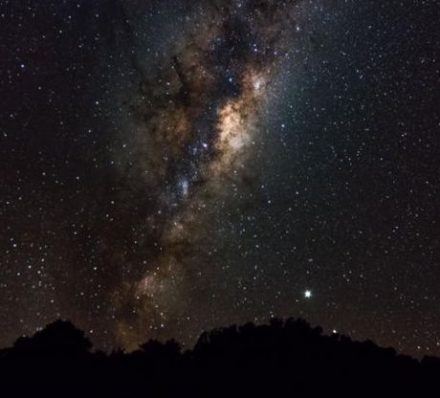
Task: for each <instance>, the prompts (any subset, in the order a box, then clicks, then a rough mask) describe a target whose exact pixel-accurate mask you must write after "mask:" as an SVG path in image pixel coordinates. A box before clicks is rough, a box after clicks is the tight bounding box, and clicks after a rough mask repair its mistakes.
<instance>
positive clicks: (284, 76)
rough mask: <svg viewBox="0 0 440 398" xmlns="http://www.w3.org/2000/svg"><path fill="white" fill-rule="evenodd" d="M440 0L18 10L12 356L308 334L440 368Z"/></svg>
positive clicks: (9, 185)
mask: <svg viewBox="0 0 440 398" xmlns="http://www.w3.org/2000/svg"><path fill="white" fill-rule="evenodd" d="M439 8H440V6H439V4H438V3H437V2H436V1H428V0H426V1H419V2H416V1H395V0H392V1H388V2H377V1H373V0H368V1H360V0H334V1H322V0H317V1H315V0H307V1H294V0H290V1H276V2H275V1H270V0H264V1H256V0H242V1H239V0H237V1H234V0H231V1H220V0H215V1H214V0H213V1H203V2H202V1H185V0H179V1H171V0H170V1H155V0H127V1H125V0H95V1H85V0H78V1H73V0H72V1H71V0H63V1H61V0H60V1H42V0H26V1H24V0H23V1H4V0H3V1H0V39H1V40H0V59H1V60H2V65H1V66H0V94H1V99H2V106H1V108H0V181H1V184H0V252H1V256H0V320H1V322H2V325H3V328H2V331H1V332H0V345H1V346H7V345H9V344H11V343H12V342H13V341H14V340H15V338H16V337H17V336H19V335H22V334H31V333H33V332H34V331H35V330H36V329H39V328H42V327H44V326H45V325H46V324H47V323H49V322H51V321H52V320H54V319H56V318H64V319H70V320H72V321H73V322H74V323H75V324H76V325H77V326H78V327H80V328H82V329H84V330H85V331H86V332H87V334H88V335H89V336H90V337H91V339H92V341H93V342H94V343H95V345H96V346H98V347H99V348H103V349H112V348H115V347H119V346H122V347H124V348H127V349H131V348H134V347H136V346H137V345H138V344H139V343H141V342H143V341H145V340H146V339H147V338H160V339H166V338H176V339H177V340H180V341H182V342H183V343H185V344H188V345H191V344H192V343H194V342H195V340H196V339H197V337H198V336H199V334H200V333H201V332H202V331H204V330H207V329H211V328H213V327H217V326H222V325H226V324H231V323H235V322H237V323H244V322H247V321H254V322H257V323H260V322H266V321H267V320H268V319H270V318H271V317H289V316H295V317H304V318H306V319H308V320H309V321H310V322H312V323H313V324H320V325H322V326H323V327H324V328H325V329H326V330H327V332H328V333H332V332H334V331H335V330H337V331H338V333H347V334H350V335H351V336H353V337H354V338H359V339H366V338H371V339H373V340H375V341H376V342H377V343H379V344H381V345H392V346H394V347H396V348H397V349H399V350H401V351H403V352H407V353H411V354H415V355H423V354H436V355H440V334H439V332H438V330H440V329H439V328H440V316H439V314H438V311H437V308H438V305H439V304H440V297H439V296H438V287H439V286H440V271H439V267H438V263H439V260H440V258H439V254H440V241H439V238H438V236H439V233H440V230H439V221H438V218H437V208H438V207H439V199H438V198H439V189H440V179H439V169H438V159H439V158H440V157H439V155H440V153H439V149H440V145H439V144H440V142H439V132H440V131H439V130H440V112H439V110H438V103H439V99H440V98H439V93H440V92H439V83H440V80H439V79H440V67H439V62H440V55H439V53H440V49H439V45H438V43H439V41H440V28H439V26H438V21H437V18H436V17H435V16H436V15H437V14H438V12H439V11H440V10H439Z"/></svg>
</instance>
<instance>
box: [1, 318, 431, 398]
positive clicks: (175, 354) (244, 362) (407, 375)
mask: <svg viewBox="0 0 440 398" xmlns="http://www.w3.org/2000/svg"><path fill="white" fill-rule="evenodd" d="M91 348H92V347H91V344H90V342H89V341H88V340H87V339H86V338H85V337H84V335H83V333H82V332H81V331H79V330H77V329H76V328H75V327H74V326H73V325H72V324H70V323H69V322H63V321H58V322H55V323H53V324H51V325H49V326H48V327H47V328H46V329H44V330H43V331H41V332H38V333H37V334H36V335H35V336H33V337H31V338H20V339H19V340H18V341H17V342H16V343H15V345H14V347H13V348H10V349H5V350H3V351H0V372H1V373H0V374H1V376H0V378H1V379H0V382H1V385H2V387H1V389H0V396H4V397H12V396H26V397H27V396H29V397H31V396H32V397H34V396H43V397H44V396H57V397H66V396H75V397H89V396H93V397H101V396H103V397H207V398H209V397H232V396H233V397H235V396H241V397H255V396H258V397H260V396H265V397H281V396H282V397H311V396H319V397H321V396H322V397H329V396H344V397H345V396H347V397H348V396H350V397H379V396H385V397H400V396H414V397H424V396H440V388H439V387H440V360H439V359H436V358H424V359H423V360H422V361H417V360H415V359H413V358H410V357H407V356H402V355H397V354H396V352H395V351H394V350H393V349H390V348H387V349H384V348H380V347H378V346H376V345H375V344H373V343H372V342H368V341H367V342H364V343H358V342H353V341H352V340H351V339H349V338H348V337H345V336H340V335H331V336H324V335H323V334H322V330H321V329H320V328H314V329H313V328H311V327H310V326H309V325H308V324H307V323H306V322H305V321H303V320H293V319H289V320H287V321H285V322H284V321H280V320H274V321H272V322H271V324H270V325H266V326H255V325H253V324H247V325H245V326H242V327H235V326H232V327H229V328H224V329H219V330H215V331H213V332H210V333H205V334H203V335H202V336H201V337H200V339H199V341H198V343H197V345H196V346H195V348H194V349H193V350H192V351H187V352H184V353H182V352H181V349H180V347H179V345H178V344H177V343H175V342H172V341H171V342H168V343H165V344H161V343H158V342H154V341H151V342H148V343H146V344H144V345H143V346H142V347H141V348H140V349H139V350H138V351H135V352H133V353H130V354H124V353H122V352H118V353H113V354H110V355H105V354H104V353H100V352H97V353H92V351H91ZM2 392H3V393H2ZM430 392H431V393H430Z"/></svg>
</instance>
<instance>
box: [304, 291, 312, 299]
mask: <svg viewBox="0 0 440 398" xmlns="http://www.w3.org/2000/svg"><path fill="white" fill-rule="evenodd" d="M304 297H305V298H306V299H309V298H311V297H312V291H311V290H306V291H305V292H304Z"/></svg>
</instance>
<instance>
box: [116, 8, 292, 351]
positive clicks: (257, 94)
mask: <svg viewBox="0 0 440 398" xmlns="http://www.w3.org/2000/svg"><path fill="white" fill-rule="evenodd" d="M295 4H296V2H295V1H290V2H283V3H278V4H272V3H270V2H267V1H247V2H231V4H229V5H221V2H219V3H218V5H216V4H211V5H204V6H203V7H204V9H203V20H202V21H201V22H196V24H195V25H196V28H195V29H193V30H192V32H190V33H189V34H188V37H186V38H184V39H183V40H182V44H181V45H180V48H177V49H176V50H175V53H174V54H172V56H171V57H170V59H165V63H164V65H160V66H159V68H158V71H157V72H156V73H157V76H154V80H151V81H149V80H147V81H143V82H142V83H141V90H142V91H141V96H140V98H138V100H137V102H136V105H135V114H137V115H138V117H139V118H140V121H139V124H138V130H137V132H136V135H137V136H136V140H135V142H134V146H135V147H136V149H133V152H132V153H134V155H133V156H134V160H133V159H131V162H133V163H135V171H134V172H133V173H134V175H132V178H133V179H134V180H135V183H136V184H145V185H146V186H148V187H149V189H151V192H150V200H152V201H153V202H154V208H155V214H153V215H151V216H149V217H148V219H146V220H145V223H146V229H147V231H148V232H147V234H148V236H149V237H148V238H147V239H149V240H151V239H152V237H153V240H154V241H155V244H156V246H157V253H155V254H154V255H152V256H151V255H150V256H149V257H148V259H147V260H146V263H147V264H146V267H142V268H145V273H144V274H143V275H142V277H141V279H140V280H139V281H137V280H136V281H135V282H134V283H133V282H130V284H129V285H128V288H127V292H124V296H128V297H127V298H128V302H127V298H126V297H122V298H121V297H119V295H118V300H122V303H123V304H128V305H130V306H133V307H134V312H135V314H136V316H135V317H136V318H137V319H136V323H137V324H138V327H137V329H139V333H140V336H139V337H138V338H137V339H139V338H144V337H145V336H144V333H145V327H146V326H147V327H148V328H149V329H152V330H157V329H160V328H161V325H162V327H164V325H165V324H168V323H169V322H171V323H172V322H173V321H175V320H176V319H179V318H181V313H180V311H182V308H181V307H182V306H183V307H185V306H186V305H187V303H188V301H189V300H188V297H185V295H188V294H191V293H190V292H189V286H190V285H191V284H192V283H194V281H192V276H191V274H193V273H197V272H205V268H206V267H209V266H210V265H209V264H203V263H201V261H200V258H199V253H196V252H200V251H205V252H208V251H209V250H213V249H215V246H214V247H212V245H211V246H210V245H209V244H204V242H203V237H204V234H206V233H207V230H208V229H207V228H206V225H207V224H209V222H210V211H212V207H213V206H216V205H217V202H218V201H220V200H225V197H224V196H225V195H227V193H226V191H227V188H226V187H227V186H228V185H229V184H231V185H232V187H233V188H234V189H237V186H239V185H242V184H246V183H252V181H250V182H245V180H246V179H250V180H252V174H253V172H252V163H251V162H252V152H253V151H254V150H255V147H256V146H258V143H257V142H256V141H258V140H259V128H260V125H261V117H262V113H264V112H263V111H264V106H265V103H266V104H267V102H268V101H269V99H270V97H271V95H273V93H271V88H272V86H273V85H274V79H275V78H276V76H277V73H278V70H277V69H278V67H279V64H280V61H279V60H280V59H281V60H282V59H283V57H286V56H288V44H291V41H292V40H291V38H292V37H293V35H292V32H293V31H294V26H295V24H294V11H295V7H294V6H295ZM289 39H290V43H289ZM123 172H124V173H125V172H126V170H123ZM226 200H227V198H226ZM188 285H189V286H188ZM184 298H185V299H184ZM131 323H132V320H131V321H127V322H126V323H123V324H121V325H120V328H119V333H120V334H121V335H122V338H123V341H124V344H130V342H132V341H133V339H134V342H135V343H138V342H139V341H136V340H137V339H136V337H133V334H134V335H136V327H133V326H132V325H131ZM156 334H157V333H154V334H153V335H156ZM159 335H160V333H159Z"/></svg>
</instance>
